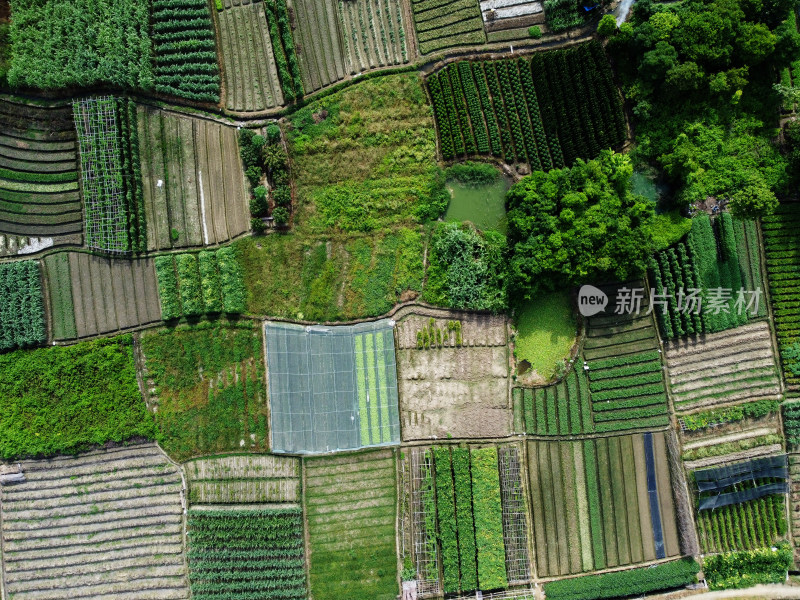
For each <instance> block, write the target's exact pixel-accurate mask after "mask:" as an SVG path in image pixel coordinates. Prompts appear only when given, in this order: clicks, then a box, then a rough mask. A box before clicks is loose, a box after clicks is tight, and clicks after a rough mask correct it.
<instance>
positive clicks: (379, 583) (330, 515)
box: [305, 450, 398, 600]
mask: <svg viewBox="0 0 800 600" xmlns="http://www.w3.org/2000/svg"><path fill="white" fill-rule="evenodd" d="M395 461H396V459H395V455H394V452H393V451H390V450H376V451H370V452H363V453H358V454H346V455H342V456H337V457H330V458H329V457H325V458H310V459H308V460H306V461H305V486H306V488H305V497H306V514H307V518H308V536H309V550H310V557H311V558H310V568H309V571H310V584H311V594H312V595H313V596H314V598H315V600H338V599H339V598H341V594H342V590H343V589H346V590H347V597H348V599H350V600H394V598H395V597H396V596H397V592H398V589H397V580H396V572H397V550H396V544H395V522H396V513H397V502H396V496H397V486H396V476H395V473H396V462H395Z"/></svg>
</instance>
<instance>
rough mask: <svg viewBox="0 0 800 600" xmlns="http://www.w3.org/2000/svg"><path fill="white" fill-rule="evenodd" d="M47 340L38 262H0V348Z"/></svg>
mask: <svg viewBox="0 0 800 600" xmlns="http://www.w3.org/2000/svg"><path fill="white" fill-rule="evenodd" d="M45 341H47V326H46V323H45V315H44V297H43V295H42V277H41V274H40V272H39V263H38V262H37V261H33V260H23V261H17V262H10V263H5V264H2V265H0V351H3V350H11V349H13V348H25V347H28V346H35V345H37V344H41V343H43V342H45Z"/></svg>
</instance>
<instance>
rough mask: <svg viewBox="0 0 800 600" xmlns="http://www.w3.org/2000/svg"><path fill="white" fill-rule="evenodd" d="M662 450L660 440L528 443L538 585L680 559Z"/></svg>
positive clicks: (641, 437) (656, 436) (656, 437)
mask: <svg viewBox="0 0 800 600" xmlns="http://www.w3.org/2000/svg"><path fill="white" fill-rule="evenodd" d="M665 444H666V443H665V437H664V434H663V433H653V434H637V435H627V436H616V437H606V438H597V439H587V440H584V441H575V442H555V441H553V442H543V441H539V442H533V441H532V442H528V468H529V473H530V496H531V511H532V513H533V524H534V527H533V529H534V537H535V547H536V563H537V573H538V575H539V576H540V577H554V576H559V575H568V574H572V573H580V572H583V571H592V570H598V569H604V568H607V567H616V566H623V565H629V564H636V563H641V562H646V561H651V560H655V559H657V558H665V557H671V556H677V555H678V554H680V548H679V543H678V533H677V523H676V517H675V507H674V503H673V498H672V487H671V485H670V479H669V477H670V474H669V465H668V462H667V458H666V445H665ZM576 516H577V518H576Z"/></svg>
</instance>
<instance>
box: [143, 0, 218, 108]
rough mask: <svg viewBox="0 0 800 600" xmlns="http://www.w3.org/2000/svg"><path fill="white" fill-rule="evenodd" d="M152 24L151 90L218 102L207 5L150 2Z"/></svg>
mask: <svg viewBox="0 0 800 600" xmlns="http://www.w3.org/2000/svg"><path fill="white" fill-rule="evenodd" d="M152 21H153V46H154V48H153V49H154V52H155V68H154V77H155V90H156V91H157V92H160V93H162V94H169V95H172V96H178V97H181V98H187V99H189V100H197V101H201V102H213V103H215V104H216V103H217V102H219V94H220V78H219V66H218V65H217V53H216V48H215V45H214V26H213V24H212V22H211V13H210V12H209V8H208V2H206V0H170V1H163V0H162V1H156V2H153V12H152Z"/></svg>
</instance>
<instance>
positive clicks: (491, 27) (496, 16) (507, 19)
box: [480, 0, 544, 42]
mask: <svg viewBox="0 0 800 600" xmlns="http://www.w3.org/2000/svg"><path fill="white" fill-rule="evenodd" d="M480 5H481V15H482V16H483V24H484V27H485V28H486V33H487V34H488V35H487V37H488V38H489V41H490V42H492V41H495V39H498V41H499V39H500V36H493V35H492V34H493V33H495V34H496V33H497V32H503V33H504V34H505V35H503V36H502V39H509V37H508V36H509V35H519V37H526V36H527V37H530V36H529V35H528V31H527V30H528V27H530V26H532V25H541V24H543V23H544V7H543V6H542V2H538V1H536V0H533V1H532V0H481V2H480ZM514 29H518V30H521V31H519V32H513V30H514ZM493 38H494V39H493Z"/></svg>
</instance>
